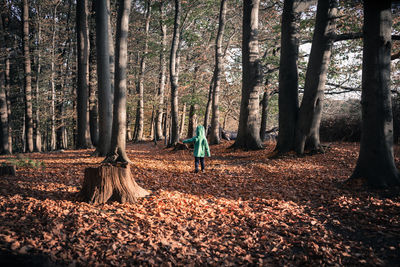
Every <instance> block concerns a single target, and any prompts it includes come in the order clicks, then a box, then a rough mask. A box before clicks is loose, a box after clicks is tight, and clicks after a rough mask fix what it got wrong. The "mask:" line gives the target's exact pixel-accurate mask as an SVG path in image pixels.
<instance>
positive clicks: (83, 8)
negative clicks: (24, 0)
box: [76, 0, 90, 148]
mask: <svg viewBox="0 0 400 267" xmlns="http://www.w3.org/2000/svg"><path fill="white" fill-rule="evenodd" d="M76 28H77V39H78V40H77V42H78V74H77V76H78V87H77V114H78V116H77V124H78V127H77V129H78V131H77V140H76V146H77V148H89V147H90V133H89V125H88V123H89V112H88V84H89V30H88V6H87V0H77V7H76Z"/></svg>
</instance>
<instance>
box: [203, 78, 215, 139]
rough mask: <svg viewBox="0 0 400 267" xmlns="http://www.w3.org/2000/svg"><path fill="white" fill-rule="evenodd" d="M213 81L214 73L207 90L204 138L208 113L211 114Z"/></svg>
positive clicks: (208, 118)
mask: <svg viewBox="0 0 400 267" xmlns="http://www.w3.org/2000/svg"><path fill="white" fill-rule="evenodd" d="M214 80H215V71H214V73H213V76H212V78H211V82H210V87H209V89H208V98H207V104H206V112H205V114H204V125H203V126H204V131H205V134H206V136H207V135H208V126H209V125H210V113H211V103H212V96H213V88H214Z"/></svg>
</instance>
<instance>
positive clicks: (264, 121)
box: [260, 91, 269, 141]
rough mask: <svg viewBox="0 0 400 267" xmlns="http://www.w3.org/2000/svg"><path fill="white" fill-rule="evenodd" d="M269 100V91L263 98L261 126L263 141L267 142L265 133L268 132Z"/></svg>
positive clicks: (265, 92)
mask: <svg viewBox="0 0 400 267" xmlns="http://www.w3.org/2000/svg"><path fill="white" fill-rule="evenodd" d="M268 99H269V93H268V92H267V91H264V94H263V98H262V100H261V126H260V138H261V141H265V131H266V130H267V118H268Z"/></svg>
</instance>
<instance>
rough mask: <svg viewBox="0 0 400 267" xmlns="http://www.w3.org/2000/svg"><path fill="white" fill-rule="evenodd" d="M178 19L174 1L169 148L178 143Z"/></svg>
mask: <svg viewBox="0 0 400 267" xmlns="http://www.w3.org/2000/svg"><path fill="white" fill-rule="evenodd" d="M180 18H181V2H180V0H175V20H174V35H173V38H172V46H171V55H170V64H169V68H170V76H171V78H170V82H171V119H172V121H171V141H170V144H169V145H171V146H174V145H176V144H177V143H178V142H179V114H178V113H179V106H178V91H179V85H178V79H179V76H178V71H177V70H178V68H179V62H178V55H177V54H178V50H179V39H180V31H179V28H180Z"/></svg>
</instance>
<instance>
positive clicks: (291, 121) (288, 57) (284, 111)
mask: <svg viewBox="0 0 400 267" xmlns="http://www.w3.org/2000/svg"><path fill="white" fill-rule="evenodd" d="M295 3H296V0H285V1H284V6H283V14H282V26H281V27H282V30H281V32H282V33H281V57H280V62H279V100H278V104H279V135H278V143H277V146H276V148H275V149H276V151H278V153H286V152H289V151H291V150H293V149H294V139H295V128H296V122H297V116H298V109H299V95H298V94H299V93H298V74H297V58H298V49H299V40H298V38H297V34H298V25H297V17H296V14H295V10H294V9H295Z"/></svg>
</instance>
